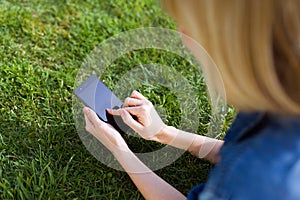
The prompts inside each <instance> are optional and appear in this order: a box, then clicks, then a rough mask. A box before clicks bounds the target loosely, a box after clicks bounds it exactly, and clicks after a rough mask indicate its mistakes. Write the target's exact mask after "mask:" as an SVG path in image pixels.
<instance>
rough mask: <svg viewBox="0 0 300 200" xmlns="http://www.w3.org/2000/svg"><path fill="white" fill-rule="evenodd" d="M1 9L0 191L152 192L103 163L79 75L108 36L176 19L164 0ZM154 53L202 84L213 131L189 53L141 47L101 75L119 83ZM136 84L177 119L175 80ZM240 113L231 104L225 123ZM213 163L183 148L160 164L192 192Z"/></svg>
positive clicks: (51, 195)
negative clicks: (84, 127)
mask: <svg viewBox="0 0 300 200" xmlns="http://www.w3.org/2000/svg"><path fill="white" fill-rule="evenodd" d="M0 15H1V18H0V115H1V118H0V199H143V198H142V196H141V195H140V193H139V192H138V191H137V189H136V188H135V186H134V185H133V184H132V182H131V181H130V180H129V178H128V176H127V175H126V173H124V172H120V171H116V170H113V169H111V168H108V167H106V166H105V165H103V164H101V163H100V162H98V161H97V160H96V159H95V158H94V157H93V156H92V155H90V153H89V152H88V151H87V150H86V148H85V147H84V145H83V144H82V142H81V140H80V139H79V137H78V134H77V131H76V129H75V124H74V121H73V116H72V91H73V89H74V80H75V78H76V74H77V71H78V69H79V66H80V64H81V63H82V62H83V61H84V59H85V57H86V56H87V55H88V54H89V53H90V52H91V51H92V50H93V48H94V47H96V46H97V45H99V44H100V43H101V42H102V41H104V40H105V39H107V38H109V37H111V36H113V35H116V34H118V33H120V32H122V31H126V30H130V29H134V28H141V27H149V26H151V27H164V28H171V29H175V28H176V27H175V24H174V23H173V22H172V21H171V20H170V19H169V18H168V17H167V16H166V15H165V14H163V12H162V10H161V9H160V7H159V5H158V3H157V1H156V0H146V1H143V0H138V1H129V2H125V1H112V0H105V1H104V0H103V1H94V0H85V1H83V0H82V1H81V0H72V1H71V0H64V1H56V0H32V1H25V0H22V1H0ZM149 58H152V60H153V59H154V58H155V59H157V60H158V61H159V60H163V61H162V62H163V64H166V65H168V64H169V65H171V64H170V62H172V63H173V64H172V65H173V66H174V67H175V68H176V67H177V69H176V70H178V71H180V73H182V74H183V75H184V76H185V77H186V78H187V80H188V81H189V83H190V84H192V85H193V87H194V88H195V89H196V91H198V92H197V97H198V101H197V105H199V110H201V112H203V113H201V114H202V115H201V116H203V118H202V119H200V120H201V123H200V124H202V125H201V126H199V129H198V133H199V134H201V133H204V132H205V131H206V128H207V123H208V119H209V118H208V117H209V116H207V115H208V114H207V113H209V106H208V105H207V100H206V99H205V97H204V96H202V94H203V88H204V84H203V81H202V79H201V74H197V73H195V72H194V71H193V66H191V65H190V64H188V63H185V61H184V60H183V59H180V58H176V56H174V55H169V54H166V53H164V52H160V51H152V50H148V51H143V50H141V51H136V52H132V55H130V56H129V55H124V56H123V57H122V58H120V59H119V60H117V61H115V62H114V63H113V64H112V65H111V67H110V68H109V70H108V71H107V72H106V73H105V75H104V76H103V77H102V78H103V79H104V80H105V81H106V83H107V84H108V85H109V87H111V88H113V87H114V83H115V82H116V81H118V79H119V78H120V77H122V74H124V73H125V72H126V71H128V70H129V69H130V66H134V65H136V64H138V63H141V62H142V63H144V62H147V60H149ZM162 58H163V59H162ZM178 66H180V67H178ZM137 89H139V90H140V91H141V92H142V93H143V94H144V95H146V96H147V97H148V98H149V99H150V100H151V101H153V102H154V103H155V104H157V105H162V106H163V107H164V108H165V110H166V119H165V120H166V121H167V123H168V124H171V125H174V126H176V125H178V123H179V122H178V116H179V114H180V111H178V109H177V106H178V104H177V103H176V96H174V94H171V93H170V92H168V88H164V87H163V86H161V85H153V84H144V85H141V86H140V87H139V88H137ZM231 118H232V114H231V113H229V114H228V116H226V119H227V120H226V122H225V124H226V125H227V124H228V123H229V122H230V120H231ZM129 143H131V145H132V148H134V149H142V150H143V151H151V150H152V149H153V148H157V147H156V145H155V144H151V143H149V145H145V144H148V143H144V141H141V140H136V139H134V140H133V139H132V140H131V141H129ZM143 148H144V149H143ZM211 167H212V165H211V164H210V163H209V162H207V161H203V160H200V159H196V158H194V157H192V156H190V155H189V154H184V155H183V156H181V157H180V159H178V160H177V161H176V162H174V163H173V164H171V165H170V166H167V167H165V168H163V169H161V170H158V171H156V173H157V174H159V175H160V176H161V177H163V178H164V179H166V180H167V181H168V182H169V183H171V184H172V185H174V186H175V187H176V188H177V189H179V190H180V191H181V192H183V193H184V194H187V192H188V190H189V189H190V188H191V187H192V186H194V185H196V184H197V183H200V182H204V181H205V180H206V178H207V174H208V172H209V170H210V168H211Z"/></svg>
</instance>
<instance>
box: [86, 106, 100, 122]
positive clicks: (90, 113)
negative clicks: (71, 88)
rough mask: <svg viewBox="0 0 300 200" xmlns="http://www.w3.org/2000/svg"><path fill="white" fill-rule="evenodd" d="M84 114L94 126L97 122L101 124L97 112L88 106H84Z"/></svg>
mask: <svg viewBox="0 0 300 200" xmlns="http://www.w3.org/2000/svg"><path fill="white" fill-rule="evenodd" d="M84 114H85V115H86V117H87V119H88V120H89V121H90V122H91V124H92V125H93V126H94V127H95V125H97V124H98V123H100V124H101V120H100V119H99V117H98V116H97V114H96V113H95V112H94V111H93V110H91V109H90V108H88V107H85V108H84Z"/></svg>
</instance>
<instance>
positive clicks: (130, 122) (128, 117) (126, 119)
mask: <svg viewBox="0 0 300 200" xmlns="http://www.w3.org/2000/svg"><path fill="white" fill-rule="evenodd" d="M121 118H122V119H123V121H124V123H125V124H127V125H128V126H129V127H131V128H132V129H133V130H134V131H135V132H137V133H138V132H140V131H141V130H142V129H143V125H142V124H140V123H138V122H137V121H135V120H134V119H133V118H132V116H131V115H130V113H129V112H127V110H124V109H123V110H122V112H121Z"/></svg>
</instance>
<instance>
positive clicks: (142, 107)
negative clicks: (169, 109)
mask: <svg viewBox="0 0 300 200" xmlns="http://www.w3.org/2000/svg"><path fill="white" fill-rule="evenodd" d="M107 111H108V112H109V113H110V114H112V115H120V116H121V118H122V119H123V121H124V122H125V123H126V124H127V125H128V126H129V127H131V128H132V129H133V130H134V131H135V132H137V133H138V134H139V135H140V136H141V137H142V138H144V139H146V140H157V139H156V135H157V134H159V133H161V132H162V130H163V129H164V128H165V127H166V125H165V124H164V122H163V121H162V120H161V118H160V117H159V115H158V114H157V112H156V110H155V108H154V106H153V104H152V103H151V102H150V101H149V100H148V99H146V98H145V97H144V96H143V95H142V94H141V93H139V92H137V91H133V92H132V93H131V95H130V97H127V98H126V99H125V101H124V104H123V107H122V108H121V109H117V110H111V109H108V110H107ZM132 116H136V118H137V119H136V120H135V119H133V117H132Z"/></svg>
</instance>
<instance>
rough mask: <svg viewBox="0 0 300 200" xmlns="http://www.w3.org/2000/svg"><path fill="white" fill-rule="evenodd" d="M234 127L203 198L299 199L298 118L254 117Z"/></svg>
mask: <svg viewBox="0 0 300 200" xmlns="http://www.w3.org/2000/svg"><path fill="white" fill-rule="evenodd" d="M238 117H239V116H238ZM239 120H240V121H239ZM238 122H240V123H238ZM241 123H242V124H243V126H242V125H241ZM233 125H234V124H233ZM234 126H235V127H232V130H231V132H230V131H229V133H230V134H234V133H235V134H236V135H233V136H229V137H227V141H226V143H225V145H224V147H223V148H222V149H221V153H220V154H221V161H220V163H219V164H218V165H217V166H216V167H215V169H213V171H212V173H211V174H210V179H209V181H208V183H207V184H206V187H205V189H204V192H203V195H204V196H205V195H212V194H213V195H216V194H218V196H219V197H221V198H220V199H300V190H299V188H300V118H298V117H287V116H275V115H270V114H267V115H265V114H264V115H262V114H255V115H251V116H250V115H248V116H242V117H241V116H240V118H239V119H237V120H236V122H235V125H234ZM228 138H229V139H228ZM215 197H216V196H215ZM216 199H217V198H216Z"/></svg>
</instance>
